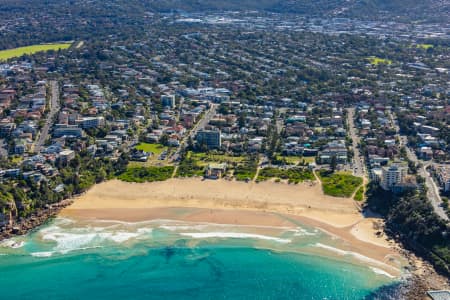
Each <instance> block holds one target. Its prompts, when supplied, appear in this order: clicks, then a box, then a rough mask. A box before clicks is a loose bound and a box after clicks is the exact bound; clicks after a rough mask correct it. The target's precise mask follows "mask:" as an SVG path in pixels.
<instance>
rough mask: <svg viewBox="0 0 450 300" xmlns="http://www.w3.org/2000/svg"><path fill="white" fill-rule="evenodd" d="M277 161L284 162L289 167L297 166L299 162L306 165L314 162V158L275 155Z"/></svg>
mask: <svg viewBox="0 0 450 300" xmlns="http://www.w3.org/2000/svg"><path fill="white" fill-rule="evenodd" d="M276 158H277V160H283V159H285V160H286V163H287V164H289V165H297V164H298V163H300V162H303V161H304V162H305V163H306V164H309V163H313V162H316V158H315V157H314V156H283V155H277V157H276Z"/></svg>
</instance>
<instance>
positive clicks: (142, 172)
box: [117, 166, 174, 183]
mask: <svg viewBox="0 0 450 300" xmlns="http://www.w3.org/2000/svg"><path fill="white" fill-rule="evenodd" d="M173 170H174V167H173V166H166V167H131V168H130V167H129V168H127V170H126V171H125V172H124V173H122V174H120V175H119V176H118V177H117V178H118V179H120V180H122V181H126V182H139V183H141V182H152V181H164V180H167V179H169V178H171V177H172V174H173Z"/></svg>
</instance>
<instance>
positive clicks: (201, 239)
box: [0, 218, 398, 300]
mask: <svg viewBox="0 0 450 300" xmlns="http://www.w3.org/2000/svg"><path fill="white" fill-rule="evenodd" d="M338 245H339V241H338V240H335V239H332V238H330V237H328V236H326V235H325V234H323V233H322V232H320V231H319V230H315V229H313V228H307V227H304V226H301V227H300V226H299V227H298V228H295V229H289V228H270V227H248V226H247V227H245V226H231V225H214V224H203V223H200V224H199V223H196V224H193V223H186V222H179V221H169V220H155V221H151V222H150V221H149V222H140V223H125V222H114V221H89V222H87V221H74V220H70V219H63V218H57V219H55V220H52V221H51V222H49V223H48V224H46V225H45V226H43V227H41V228H40V229H38V230H37V231H35V232H33V233H31V234H29V235H27V236H25V237H16V238H14V239H11V240H7V241H4V242H2V243H1V244H0V295H1V296H0V299H9V300H11V299H111V300H113V299H391V298H389V297H388V293H387V292H384V290H385V288H386V287H389V286H395V285H396V284H397V282H398V279H396V278H391V277H390V276H388V274H385V273H383V272H382V271H381V270H380V269H377V268H374V267H369V266H367V264H365V263H364V262H363V261H361V259H358V260H357V259H356V258H355V257H357V256H354V255H352V253H350V252H349V253H343V252H342V251H339V250H336V249H337V248H335V247H337V246H338ZM328 252H329V253H328ZM336 253H338V254H339V255H336ZM381 291H383V292H381ZM376 295H377V296H376ZM392 299H393V298H392Z"/></svg>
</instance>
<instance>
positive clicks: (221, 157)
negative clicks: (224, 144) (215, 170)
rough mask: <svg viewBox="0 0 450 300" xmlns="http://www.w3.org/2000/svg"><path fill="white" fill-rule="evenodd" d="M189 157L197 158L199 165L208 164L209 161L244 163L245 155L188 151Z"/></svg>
mask: <svg viewBox="0 0 450 300" xmlns="http://www.w3.org/2000/svg"><path fill="white" fill-rule="evenodd" d="M187 157H188V158H190V159H193V160H195V161H196V162H197V163H198V164H199V165H203V166H205V165H208V164H209V163H228V164H232V163H242V162H243V161H244V160H245V157H244V156H231V155H227V154H212V153H197V152H191V151H190V152H188V154H187Z"/></svg>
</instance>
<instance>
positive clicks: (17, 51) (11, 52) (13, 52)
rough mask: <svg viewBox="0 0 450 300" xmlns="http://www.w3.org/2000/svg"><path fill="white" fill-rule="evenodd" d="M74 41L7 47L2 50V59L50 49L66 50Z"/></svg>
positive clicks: (0, 57) (0, 53) (0, 59)
mask: <svg viewBox="0 0 450 300" xmlns="http://www.w3.org/2000/svg"><path fill="white" fill-rule="evenodd" d="M71 45H72V43H54V44H40V45H32V46H26V47H19V48H14V49H7V50H1V51H0V61H2V60H7V59H10V58H14V57H20V56H22V55H25V54H34V53H37V52H42V51H49V50H55V51H57V50H60V49H61V50H64V49H67V48H69V47H70V46H71Z"/></svg>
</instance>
